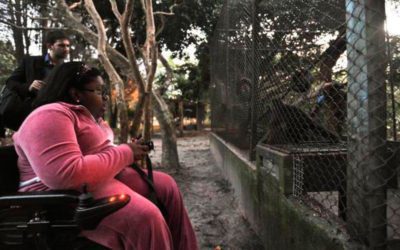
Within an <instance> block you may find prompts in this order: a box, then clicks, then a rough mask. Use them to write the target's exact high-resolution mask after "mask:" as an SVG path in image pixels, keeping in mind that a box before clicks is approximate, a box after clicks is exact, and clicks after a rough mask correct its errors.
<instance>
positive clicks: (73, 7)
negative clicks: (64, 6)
mask: <svg viewBox="0 0 400 250" xmlns="http://www.w3.org/2000/svg"><path fill="white" fill-rule="evenodd" d="M81 5H82V1H79V2H75V3H73V4H71V5H70V6H68V9H69V10H73V9H75V8H76V7H79V6H81Z"/></svg>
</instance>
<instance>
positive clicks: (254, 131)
mask: <svg viewBox="0 0 400 250" xmlns="http://www.w3.org/2000/svg"><path fill="white" fill-rule="evenodd" d="M258 4H259V0H253V1H252V13H251V14H252V18H251V21H252V27H253V30H252V48H251V50H252V51H251V54H252V55H251V60H252V66H253V75H252V88H251V103H250V107H251V108H250V110H251V120H250V124H251V125H250V127H251V137H250V150H249V153H250V155H249V157H250V160H252V161H253V160H255V158H256V151H255V148H256V144H257V141H256V138H257V136H256V134H257V121H256V120H257V117H256V115H257V114H256V98H257V97H256V93H257V88H258V77H259V65H258V63H257V59H256V57H257V51H258V32H259V30H260V22H259V20H258V18H257V15H258Z"/></svg>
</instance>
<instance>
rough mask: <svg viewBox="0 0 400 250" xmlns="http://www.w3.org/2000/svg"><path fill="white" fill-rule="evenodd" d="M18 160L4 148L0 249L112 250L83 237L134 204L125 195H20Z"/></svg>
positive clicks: (0, 153)
mask: <svg viewBox="0 0 400 250" xmlns="http://www.w3.org/2000/svg"><path fill="white" fill-rule="evenodd" d="M17 159H18V156H17V154H16V152H15V149H14V146H2V147H0V165H1V167H0V171H1V174H0V249H10V250H13V249H38V250H39V249H40V250H43V249H45V250H47V249H57V250H58V249H60V250H63V249H65V250H67V249H68V250H71V249H77V250H78V249H79V250H80V249H82V250H83V249H90V250H92V249H93V250H94V249H108V248H105V247H104V246H101V245H99V244H97V243H95V242H92V241H90V240H88V239H86V238H83V237H82V236H80V232H81V231H82V230H92V229H95V228H96V226H97V225H98V224H99V223H100V221H101V220H102V219H103V218H104V217H106V216H107V215H109V214H111V213H113V212H115V211H117V210H118V209H120V208H122V207H124V206H125V205H126V204H127V203H128V202H129V200H130V197H129V196H128V195H125V194H118V195H114V196H110V197H105V198H102V199H97V200H95V199H93V197H92V196H91V194H90V193H89V192H87V191H86V189H87V188H86V187H83V192H82V193H80V192H77V191H71V190H56V191H40V192H17V190H18V186H19V171H18V167H17Z"/></svg>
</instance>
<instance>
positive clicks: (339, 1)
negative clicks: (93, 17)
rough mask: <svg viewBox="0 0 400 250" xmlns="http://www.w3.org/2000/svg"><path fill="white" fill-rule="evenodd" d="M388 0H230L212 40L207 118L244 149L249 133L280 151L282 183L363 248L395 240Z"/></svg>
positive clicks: (395, 67) (397, 212)
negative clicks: (285, 173) (286, 181)
mask: <svg viewBox="0 0 400 250" xmlns="http://www.w3.org/2000/svg"><path fill="white" fill-rule="evenodd" d="M387 2H390V0H386V2H385V1H373V0H310V1H300V0H241V1H240V0H226V2H225V6H224V8H223V11H222V13H221V16H220V20H219V23H218V25H217V28H216V31H215V34H214V39H213V43H212V46H211V111H212V114H211V121H212V130H213V131H214V132H215V133H217V134H218V135H219V136H221V137H222V138H224V139H225V140H227V141H228V142H229V143H232V144H234V145H235V146H237V147H238V148H240V149H243V150H244V151H245V152H248V157H249V159H251V160H254V157H255V149H256V146H257V145H261V146H262V148H264V149H265V150H266V151H268V154H273V153H274V152H280V153H281V156H280V157H284V158H285V161H282V162H286V163H287V164H288V165H287V166H284V169H287V171H289V172H290V174H289V175H288V176H290V177H291V178H292V179H290V181H291V182H292V185H291V188H289V189H288V190H285V191H284V193H285V194H286V195H289V196H291V197H295V198H296V199H299V200H300V201H302V202H304V203H305V204H306V205H307V204H308V205H310V207H313V206H314V205H315V204H319V205H318V207H319V210H321V211H322V212H321V213H326V214H330V215H333V217H335V219H339V220H341V221H342V223H343V224H344V225H345V227H344V228H345V229H344V231H345V232H346V233H348V234H349V235H350V237H351V238H352V240H354V241H357V242H360V243H362V244H364V245H365V246H367V247H369V248H371V249H387V248H388V247H389V246H390V244H392V243H393V242H394V241H396V240H397V241H398V240H400V187H399V180H398V179H399V177H400V174H399V171H400V167H399V165H400V163H399V162H400V158H399V156H398V155H399V149H400V145H399V143H398V142H397V137H398V136H397V133H398V131H397V127H398V122H399V119H398V118H397V113H399V112H397V110H399V109H400V77H399V76H398V73H397V72H398V71H399V70H400V37H399V36H396V35H391V34H389V33H388V32H387V30H385V20H386V13H385V4H387ZM391 2H396V1H391ZM268 154H267V155H268ZM286 163H285V164H286ZM309 201H311V203H312V204H313V205H312V204H311V203H310V202H309ZM321 217H323V218H329V217H332V216H321Z"/></svg>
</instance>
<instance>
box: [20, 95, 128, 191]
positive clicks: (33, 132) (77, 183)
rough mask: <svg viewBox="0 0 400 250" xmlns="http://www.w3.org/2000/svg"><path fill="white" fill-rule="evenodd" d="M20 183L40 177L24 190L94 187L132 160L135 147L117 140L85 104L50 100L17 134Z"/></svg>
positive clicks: (30, 117) (33, 113) (35, 112)
mask: <svg viewBox="0 0 400 250" xmlns="http://www.w3.org/2000/svg"><path fill="white" fill-rule="evenodd" d="M13 139H14V145H15V148H16V151H17V154H18V156H19V159H18V167H19V171H20V174H21V181H22V182H23V181H27V180H31V179H32V178H35V177H39V178H40V181H39V182H37V183H34V184H31V185H28V186H26V187H23V188H21V189H20V191H41V190H49V189H75V190H81V188H82V186H83V184H85V183H86V184H88V187H89V190H94V189H95V188H96V186H97V185H98V184H100V183H104V182H105V181H108V180H110V179H112V178H114V176H115V175H117V174H118V173H119V172H120V171H121V170H122V169H123V168H124V167H125V166H127V165H129V164H131V163H132V162H133V153H132V150H131V148H130V147H129V146H128V145H126V144H122V145H120V146H115V145H114V144H113V134H112V131H111V129H110V127H109V126H108V125H107V124H106V123H105V122H104V121H103V120H99V121H98V122H96V121H95V119H94V118H93V116H92V115H91V114H90V112H89V111H88V110H87V109H86V108H85V107H83V106H80V105H71V104H67V103H62V102H60V103H52V104H48V105H44V106H42V107H39V108H38V109H36V110H35V111H34V112H32V113H31V114H30V115H29V116H28V118H27V119H26V120H25V121H24V123H23V124H22V126H21V127H20V129H19V130H18V132H16V133H15V134H14V136H13Z"/></svg>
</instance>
